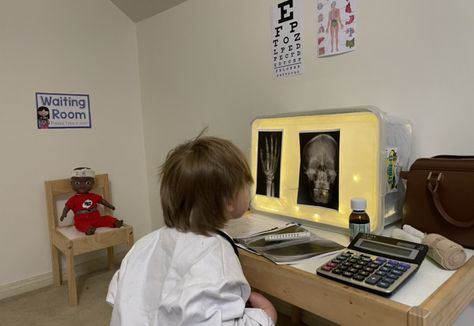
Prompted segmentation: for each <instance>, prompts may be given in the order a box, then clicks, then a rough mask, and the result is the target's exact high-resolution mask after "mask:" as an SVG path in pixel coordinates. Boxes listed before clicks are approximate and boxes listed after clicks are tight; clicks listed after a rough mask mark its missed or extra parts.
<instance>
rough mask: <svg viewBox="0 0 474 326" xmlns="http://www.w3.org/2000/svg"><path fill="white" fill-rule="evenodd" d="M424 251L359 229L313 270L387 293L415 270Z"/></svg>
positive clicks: (338, 279) (408, 242)
mask: <svg viewBox="0 0 474 326" xmlns="http://www.w3.org/2000/svg"><path fill="white" fill-rule="evenodd" d="M427 252H428V246H426V245H424V244H420V243H415V242H410V241H405V240H399V239H394V238H388V237H384V236H380V235H375V234H368V233H359V234H358V235H357V236H356V237H355V238H354V240H352V241H351V243H350V244H349V246H348V247H347V248H346V249H345V250H344V251H343V252H341V253H340V254H339V255H338V256H337V257H335V258H333V259H331V260H330V261H328V262H326V263H325V264H323V265H322V266H320V267H319V268H318V269H317V270H316V273H317V274H318V275H321V276H324V277H328V278H330V279H333V280H335V281H339V282H342V283H345V284H348V285H351V286H354V287H357V288H361V289H364V290H367V291H370V292H373V293H377V294H380V295H383V296H390V295H391V294H392V293H394V292H395V291H396V290H397V289H398V288H400V286H401V285H402V284H403V283H404V282H405V281H406V280H407V279H408V278H410V276H412V275H413V274H415V272H416V271H417V270H418V267H419V266H420V264H421V262H422V261H423V259H424V258H425V256H426V253H427Z"/></svg>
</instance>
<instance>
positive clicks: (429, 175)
mask: <svg viewBox="0 0 474 326" xmlns="http://www.w3.org/2000/svg"><path fill="white" fill-rule="evenodd" d="M401 177H402V178H405V179H407V189H406V197H405V203H404V205H403V223H405V224H409V225H411V226H413V227H414V228H417V229H419V230H420V231H423V232H426V233H438V234H441V235H443V236H445V237H446V238H448V239H450V240H452V241H455V242H457V243H459V244H460V245H462V246H465V247H469V248H474V156H453V155H440V156H435V157H433V158H420V159H417V160H416V161H415V162H414V163H413V164H412V166H411V167H410V171H409V172H402V173H401Z"/></svg>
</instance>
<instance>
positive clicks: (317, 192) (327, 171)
mask: <svg viewBox="0 0 474 326" xmlns="http://www.w3.org/2000/svg"><path fill="white" fill-rule="evenodd" d="M299 137H300V173H299V183H298V204H302V205H312V206H321V207H327V208H331V209H335V210H338V209H339V139H340V132H339V130H336V131H324V132H301V133H300V135H299Z"/></svg>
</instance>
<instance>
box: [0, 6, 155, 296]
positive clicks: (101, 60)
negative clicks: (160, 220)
mask: <svg viewBox="0 0 474 326" xmlns="http://www.w3.org/2000/svg"><path fill="white" fill-rule="evenodd" d="M0 22H1V23H0V24H1V26H2V27H1V28H0V44H1V45H0V47H1V50H0V71H1V74H0V89H1V90H2V91H1V94H2V95H1V98H2V117H1V121H2V127H1V128H0V144H1V145H0V146H1V147H0V148H1V151H2V155H1V159H0V167H1V171H2V173H1V181H0V219H1V228H0V259H1V264H0V265H1V267H0V288H1V286H2V285H4V284H8V283H11V282H16V281H19V280H24V279H28V278H32V277H35V276H38V275H43V274H47V273H50V272H51V263H50V247H49V240H48V230H47V219H46V206H45V200H44V190H43V189H44V188H43V182H44V180H47V179H59V178H65V177H68V176H69V175H70V171H71V169H72V168H74V167H76V166H81V165H86V166H90V167H92V168H93V169H95V170H96V172H97V173H101V172H108V173H109V174H110V179H111V185H112V196H113V198H112V199H113V203H114V204H115V206H116V207H117V210H116V214H117V216H120V217H123V218H124V219H125V220H126V221H127V222H129V223H131V224H132V225H133V226H134V227H135V231H136V234H137V237H139V236H141V235H143V234H145V233H147V232H149V230H150V212H149V204H148V195H147V186H146V184H147V182H146V175H145V155H144V145H143V126H142V112H141V101H140V91H139V77H138V68H137V67H138V63H137V60H138V57H137V44H136V26H135V24H134V23H132V22H131V21H130V20H129V19H128V18H127V17H126V16H125V15H124V14H123V13H122V12H121V11H120V10H119V9H117V7H115V6H114V5H113V4H112V3H111V2H110V1H109V0H81V1H74V0H42V1H34V0H30V1H16V0H4V1H2V2H1V5H0ZM35 92H60V93H79V94H89V95H90V103H91V114H92V126H93V127H92V129H66V130H59V129H58V130H38V129H36V110H35Z"/></svg>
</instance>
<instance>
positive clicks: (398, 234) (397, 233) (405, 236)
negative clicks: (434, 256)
mask: <svg viewBox="0 0 474 326" xmlns="http://www.w3.org/2000/svg"><path fill="white" fill-rule="evenodd" d="M392 238H397V239H400V240H405V241H411V242H415V243H421V239H420V238H417V237H415V236H414V235H412V234H410V233H408V232H406V231H404V230H402V229H393V231H392Z"/></svg>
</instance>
